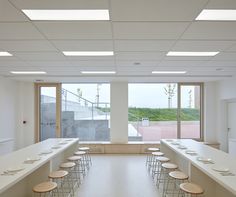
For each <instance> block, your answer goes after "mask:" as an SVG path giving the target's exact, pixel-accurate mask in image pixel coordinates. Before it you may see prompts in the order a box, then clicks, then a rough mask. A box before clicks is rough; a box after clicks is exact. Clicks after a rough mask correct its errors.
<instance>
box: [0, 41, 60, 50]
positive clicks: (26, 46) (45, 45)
mask: <svg viewBox="0 0 236 197" xmlns="http://www.w3.org/2000/svg"><path fill="white" fill-rule="evenodd" d="M0 50H5V51H56V50H57V49H56V48H55V47H53V45H52V44H51V43H50V42H49V41H46V40H0Z"/></svg>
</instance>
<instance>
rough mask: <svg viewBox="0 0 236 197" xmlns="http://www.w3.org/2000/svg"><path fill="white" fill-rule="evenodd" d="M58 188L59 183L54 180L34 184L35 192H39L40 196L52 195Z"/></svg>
mask: <svg viewBox="0 0 236 197" xmlns="http://www.w3.org/2000/svg"><path fill="white" fill-rule="evenodd" d="M56 189H57V183H55V182H52V181H46V182H42V183H39V184H38V185H36V186H34V187H33V192H34V193H38V194H39V196H42V195H47V194H49V195H51V194H53V192H54V191H55V190H56Z"/></svg>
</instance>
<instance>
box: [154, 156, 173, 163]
mask: <svg viewBox="0 0 236 197" xmlns="http://www.w3.org/2000/svg"><path fill="white" fill-rule="evenodd" d="M156 160H157V161H160V162H168V161H170V159H169V158H167V157H157V158H156Z"/></svg>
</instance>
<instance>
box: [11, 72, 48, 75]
mask: <svg viewBox="0 0 236 197" xmlns="http://www.w3.org/2000/svg"><path fill="white" fill-rule="evenodd" d="M11 73H12V74H17V75H37V74H47V73H46V72H44V71H11Z"/></svg>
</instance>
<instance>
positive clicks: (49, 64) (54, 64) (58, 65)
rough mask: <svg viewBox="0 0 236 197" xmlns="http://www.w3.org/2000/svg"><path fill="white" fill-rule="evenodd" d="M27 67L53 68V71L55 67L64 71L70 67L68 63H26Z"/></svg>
mask: <svg viewBox="0 0 236 197" xmlns="http://www.w3.org/2000/svg"><path fill="white" fill-rule="evenodd" d="M27 65H29V66H32V67H33V68H36V67H39V68H40V67H54V69H55V71H56V68H57V67H62V68H64V69H65V70H66V68H67V67H68V66H71V64H70V62H68V61H27Z"/></svg>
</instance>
